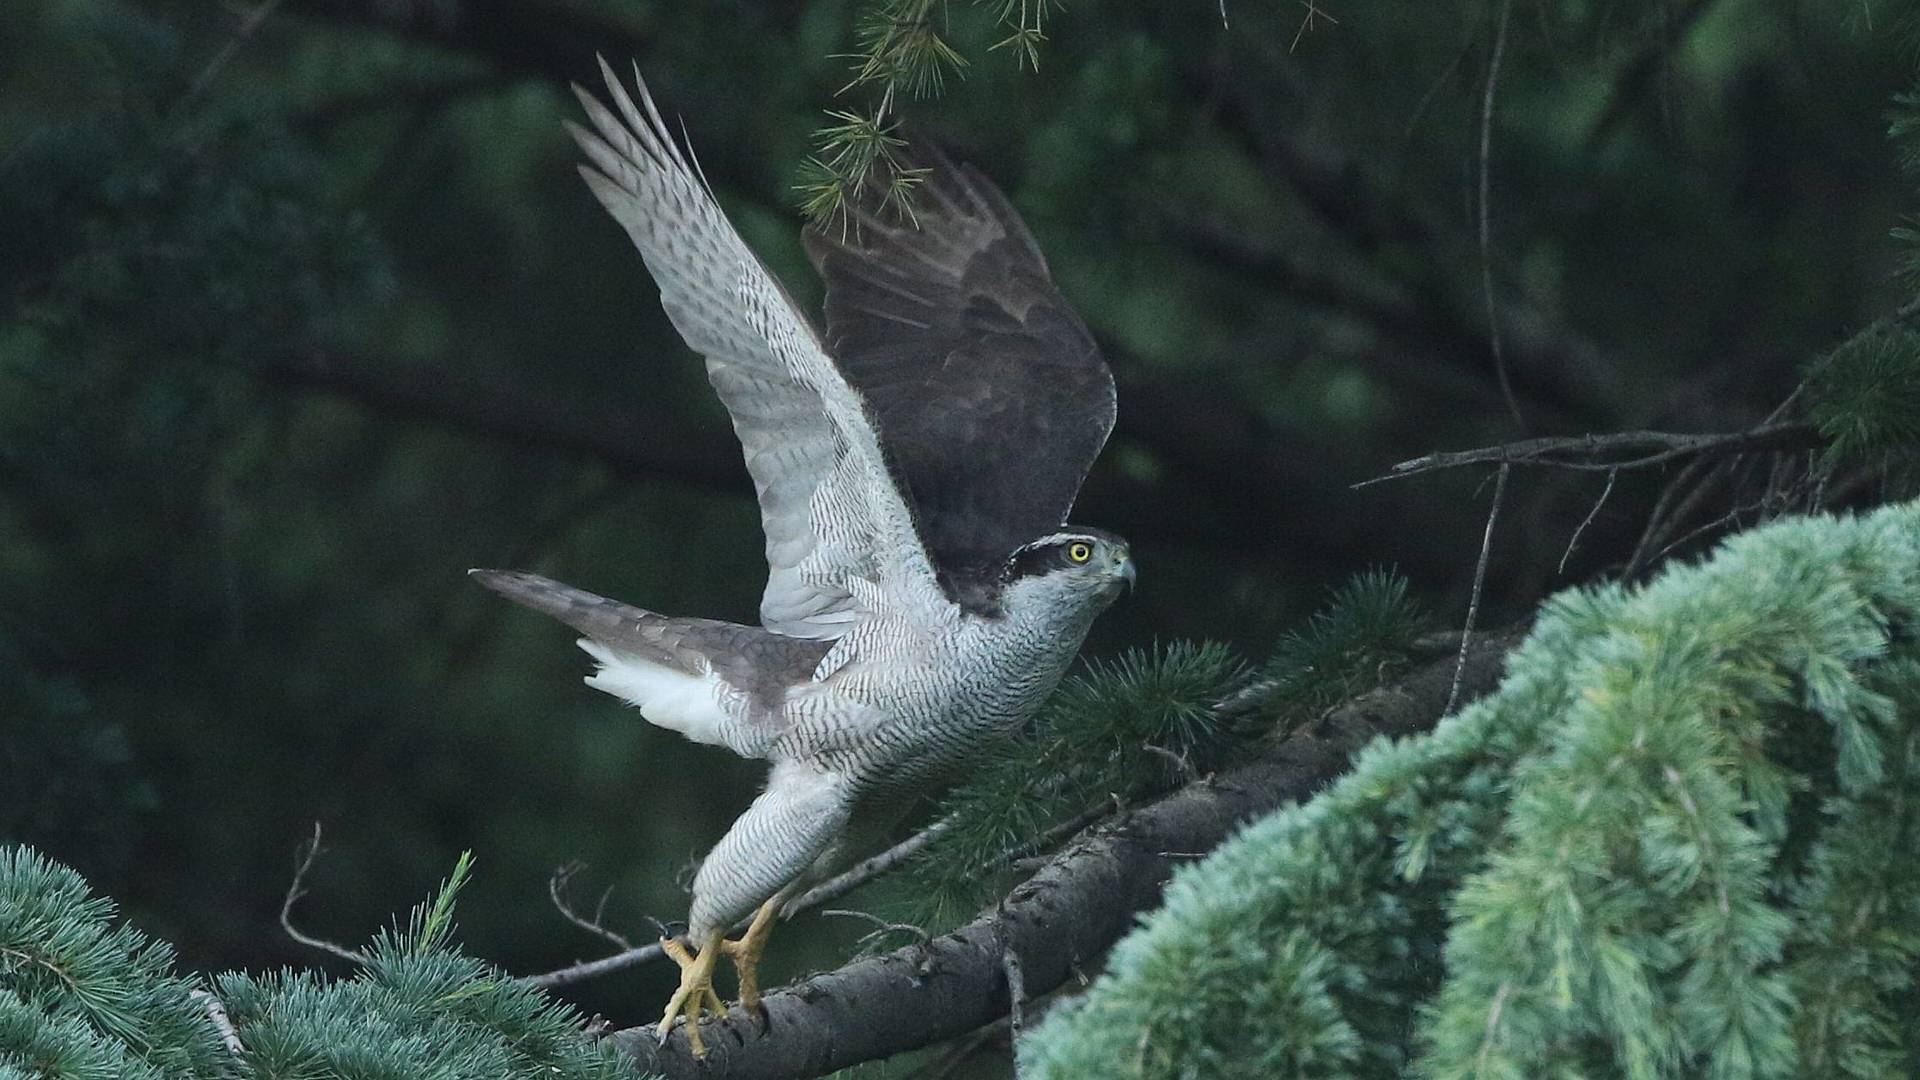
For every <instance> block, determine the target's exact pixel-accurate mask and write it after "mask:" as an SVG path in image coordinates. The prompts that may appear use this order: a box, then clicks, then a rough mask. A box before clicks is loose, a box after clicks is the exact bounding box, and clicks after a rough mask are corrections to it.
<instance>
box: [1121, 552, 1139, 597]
mask: <svg viewBox="0 0 1920 1080" xmlns="http://www.w3.org/2000/svg"><path fill="white" fill-rule="evenodd" d="M1138 576H1139V574H1138V572H1137V571H1135V570H1134V568H1133V556H1132V555H1131V554H1129V555H1127V557H1126V558H1125V560H1124V561H1122V562H1121V563H1120V580H1121V581H1124V582H1126V583H1127V592H1128V594H1129V595H1131V594H1132V592H1133V582H1134V579H1135V578H1136V577H1138Z"/></svg>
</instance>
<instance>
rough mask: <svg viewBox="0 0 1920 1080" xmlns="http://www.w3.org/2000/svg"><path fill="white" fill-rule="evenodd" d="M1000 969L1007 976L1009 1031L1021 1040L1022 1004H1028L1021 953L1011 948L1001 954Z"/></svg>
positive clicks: (1015, 1038)
mask: <svg viewBox="0 0 1920 1080" xmlns="http://www.w3.org/2000/svg"><path fill="white" fill-rule="evenodd" d="M1000 970H1001V971H1002V972H1004V973H1005V974H1006V977H1007V1005H1008V1009H1007V1031H1008V1033H1009V1034H1011V1035H1012V1036H1013V1041H1014V1043H1015V1044H1016V1045H1017V1044H1018V1043H1019V1042H1020V1028H1021V1026H1022V1025H1021V1016H1020V1010H1021V1006H1023V1005H1025V1004H1026V998H1027V981H1026V980H1025V979H1023V978H1021V976H1020V954H1019V953H1017V952H1014V951H1013V950H1012V949H1011V948H1009V949H1007V950H1006V951H1004V952H1002V953H1001V954H1000Z"/></svg>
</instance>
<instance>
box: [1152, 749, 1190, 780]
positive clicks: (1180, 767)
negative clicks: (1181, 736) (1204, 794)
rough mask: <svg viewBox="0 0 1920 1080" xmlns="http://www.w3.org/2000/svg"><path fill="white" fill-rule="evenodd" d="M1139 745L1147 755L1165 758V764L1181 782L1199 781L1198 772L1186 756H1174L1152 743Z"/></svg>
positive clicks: (1174, 754) (1171, 752)
mask: <svg viewBox="0 0 1920 1080" xmlns="http://www.w3.org/2000/svg"><path fill="white" fill-rule="evenodd" d="M1141 745H1142V747H1143V748H1145V750H1146V751H1147V753H1149V754H1154V755H1156V756H1158V757H1162V758H1165V759H1166V760H1167V764H1169V765H1171V766H1172V767H1173V772H1174V775H1175V776H1178V777H1179V778H1180V779H1181V780H1182V781H1186V782H1191V781H1194V780H1198V779H1200V771H1199V770H1198V769H1195V768H1194V767H1193V762H1191V761H1188V760H1187V755H1185V754H1176V753H1174V752H1173V751H1171V750H1169V749H1167V748H1166V747H1164V746H1156V745H1154V744H1153V743H1142V744H1141Z"/></svg>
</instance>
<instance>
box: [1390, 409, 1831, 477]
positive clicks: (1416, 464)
mask: <svg viewBox="0 0 1920 1080" xmlns="http://www.w3.org/2000/svg"><path fill="white" fill-rule="evenodd" d="M1824 443H1825V439H1824V438H1823V437H1822V436H1821V434H1820V432H1819V429H1817V428H1815V427H1814V426H1813V425H1811V424H1805V423H1769V424H1762V425H1761V426H1759V427H1755V428H1750V429H1748V430H1746V431H1731V432H1716V433H1712V434H1706V435H1688V434H1682V433H1679V432H1671V431H1620V432H1615V433H1613V434H1610V435H1572V436H1548V437H1545V438H1538V439H1523V440H1521V441H1519V442H1511V443H1502V444H1501V445H1499V446H1484V447H1479V448H1477V449H1473V450H1444V451H1437V452H1435V453H1431V454H1426V455H1424V456H1422V457H1417V458H1412V459H1410V460H1407V461H1402V462H1400V463H1399V464H1397V465H1395V466H1393V468H1391V469H1389V470H1388V471H1387V472H1386V474H1385V475H1382V476H1375V477H1371V478H1369V479H1366V480H1362V481H1360V482H1359V483H1357V484H1355V485H1353V486H1354V487H1356V488H1363V487H1370V486H1372V485H1374V484H1381V483H1385V482H1387V481H1389V480H1404V479H1406V478H1407V477H1409V476H1418V475H1420V474H1421V473H1429V472H1436V471H1438V470H1441V469H1457V468H1460V467H1462V466H1465V465H1494V464H1498V465H1528V466H1534V467H1537V468H1553V469H1570V470H1573V471H1575V472H1608V473H1610V472H1613V471H1615V470H1617V469H1650V468H1654V467H1657V466H1660V465H1666V464H1669V463H1671V462H1675V461H1681V460H1685V459H1687V458H1692V457H1699V456H1702V455H1726V454H1745V453H1753V452H1756V451H1800V450H1812V449H1817V448H1819V447H1820V446H1822V445H1824Z"/></svg>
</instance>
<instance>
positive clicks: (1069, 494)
mask: <svg viewBox="0 0 1920 1080" xmlns="http://www.w3.org/2000/svg"><path fill="white" fill-rule="evenodd" d="M905 164H906V165H908V166H909V167H918V168H921V169H924V170H926V171H925V173H924V174H923V177H924V178H923V181H922V183H920V184H919V185H918V186H917V187H915V188H914V189H913V194H912V198H913V202H912V218H911V220H899V219H898V218H899V215H889V214H886V213H881V212H879V211H878V207H877V206H876V205H874V204H875V203H876V202H877V200H875V199H871V198H869V199H865V200H862V201H863V202H864V203H866V204H867V205H865V206H856V207H854V208H852V209H851V210H850V220H848V221H845V222H839V221H836V222H834V223H832V224H830V225H828V226H827V227H826V228H824V229H822V228H812V229H809V230H808V234H807V238H806V244H807V252H808V254H809V255H810V256H811V257H812V259H813V262H814V265H815V266H816V267H817V268H818V269H819V271H820V274H821V276H822V277H823V278H824V279H825V280H826V285H827V332H826V341H827V350H828V351H829V352H830V353H831V354H832V355H833V357H834V359H835V361H837V362H838V363H839V365H840V368H841V370H842V371H843V372H845V373H846V376H847V378H848V380H849V381H851V382H852V383H853V384H854V386H855V387H857V388H858V389H859V391H860V393H861V395H862V396H863V397H864V398H865V399H866V401H867V403H868V405H869V407H870V408H871V409H872V411H873V413H874V415H875V418H876V420H877V422H878V424H879V427H880V435H881V439H882V440H883V441H884V442H885V444H886V447H887V451H888V454H889V455H890V459H891V461H892V464H893V467H894V471H895V474H896V475H897V476H899V477H900V478H901V479H902V481H904V483H905V484H906V486H907V488H908V489H909V492H910V497H911V498H912V500H913V505H914V509H915V511H916V512H917V513H918V515H919V523H920V533H921V535H922V536H923V537H924V539H925V542H926V545H927V548H928V550H929V552H930V554H931V555H932V558H933V560H934V562H935V564H936V565H938V566H939V567H940V568H941V569H942V570H944V571H947V572H948V573H957V574H964V573H966V572H967V571H969V570H970V569H975V568H980V567H992V568H995V569H997V568H998V566H999V564H1000V562H1001V560H1003V559H1004V558H1005V557H1006V556H1007V555H1008V554H1009V553H1010V552H1012V551H1013V550H1014V549H1015V548H1018V547H1019V546H1020V545H1021V544H1024V543H1026V542H1027V541H1029V540H1032V539H1033V538H1034V537H1036V536H1043V535H1045V534H1047V533H1049V532H1052V531H1053V530H1054V529H1056V528H1057V527H1058V526H1059V525H1060V524H1061V523H1062V522H1064V521H1065V520H1066V518H1067V514H1068V512H1069V511H1070V510H1071V509H1072V507H1073V501H1074V498H1075V496H1076V495H1078V494H1079V491H1080V485H1081V483H1082V482H1083V481H1084V480H1085V479H1086V475H1087V470H1088V469H1089V468H1090V467H1091V466H1092V465H1093V460H1094V458H1095V457H1097V456H1098V455H1099V453H1100V448H1101V447H1102V446H1104V445H1105V444H1106V441H1107V435H1108V433H1110V432H1111V431H1112V430H1113V421H1114V388H1113V374H1112V372H1110V371H1109V370H1108V369H1107V365H1106V363H1105V361H1103V360H1102V359H1101V358H1100V353H1099V350H1098V349H1097V348H1096V347H1095V346H1094V342H1093V337H1092V335H1091V334H1089V333H1088V332H1087V328H1086V325H1085V324H1084V323H1082V322H1081V321H1080V317H1079V316H1078V315H1077V314H1075V312H1074V310H1073V308H1072V307H1071V306H1070V305H1068V303H1067V301H1066V299H1065V298H1064V297H1062V296H1061V295H1060V292H1059V290H1058V289H1056V288H1054V285H1053V280H1052V278H1051V277H1050V275H1049V273H1048V270H1047V264H1046V260H1045V259H1043V258H1042V257H1041V255H1040V249H1039V247H1038V245H1036V244H1035V243H1034V240H1033V236H1032V234H1030V233H1029V232H1028V231H1027V228H1026V226H1025V225H1024V224H1023V223H1022V222H1021V220H1020V216H1019V214H1018V213H1017V212H1015V210H1014V209H1013V206H1012V205H1011V204H1009V203H1008V202H1007V199H1006V197H1005V196H1004V195H1002V194H1001V193H1000V191H999V189H997V188H995V187H994V185H993V183H992V182H991V181H990V180H988V179H987V178H986V177H985V176H983V175H982V174H981V173H980V172H979V170H977V169H975V168H973V167H972V166H970V165H958V166H956V165H955V164H954V163H953V162H951V161H949V160H947V158H946V156H945V155H944V154H942V153H940V152H939V151H938V150H937V149H936V148H935V147H934V146H933V145H932V144H930V143H925V142H921V143H917V144H916V145H914V146H913V147H912V148H911V149H909V150H908V151H907V152H906V161H905ZM869 186H870V187H872V186H873V185H869ZM866 194H867V195H869V196H872V195H877V191H873V190H870V191H868V192H867V193H866Z"/></svg>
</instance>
